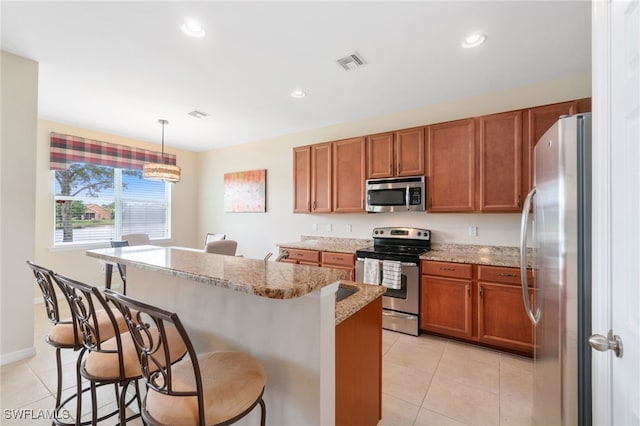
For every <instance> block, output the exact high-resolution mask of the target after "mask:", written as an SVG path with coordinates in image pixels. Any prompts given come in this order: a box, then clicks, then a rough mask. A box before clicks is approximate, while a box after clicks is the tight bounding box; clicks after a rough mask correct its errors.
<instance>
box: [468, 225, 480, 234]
mask: <svg viewBox="0 0 640 426" xmlns="http://www.w3.org/2000/svg"><path fill="white" fill-rule="evenodd" d="M469 236H470V237H477V236H478V226H477V225H471V226H470V227H469Z"/></svg>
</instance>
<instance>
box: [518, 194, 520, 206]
mask: <svg viewBox="0 0 640 426" xmlns="http://www.w3.org/2000/svg"><path fill="white" fill-rule="evenodd" d="M518 208H520V194H518Z"/></svg>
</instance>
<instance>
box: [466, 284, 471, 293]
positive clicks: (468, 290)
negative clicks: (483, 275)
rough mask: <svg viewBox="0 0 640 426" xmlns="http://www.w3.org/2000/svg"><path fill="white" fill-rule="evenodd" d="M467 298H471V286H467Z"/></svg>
mask: <svg viewBox="0 0 640 426" xmlns="http://www.w3.org/2000/svg"><path fill="white" fill-rule="evenodd" d="M467 296H471V286H470V285H469V284H467Z"/></svg>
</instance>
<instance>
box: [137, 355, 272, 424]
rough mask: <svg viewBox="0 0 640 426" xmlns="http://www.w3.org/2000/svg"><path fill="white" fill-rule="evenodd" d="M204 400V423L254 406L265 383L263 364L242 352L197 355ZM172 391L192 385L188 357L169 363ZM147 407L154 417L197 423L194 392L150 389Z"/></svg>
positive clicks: (225, 418) (216, 421) (163, 421)
mask: <svg viewBox="0 0 640 426" xmlns="http://www.w3.org/2000/svg"><path fill="white" fill-rule="evenodd" d="M198 364H199V365H200V375H201V377H202V393H203V402H204V419H205V420H204V424H207V425H217V424H220V423H224V422H226V421H228V420H229V419H234V418H236V417H237V416H239V415H240V414H242V413H244V412H246V411H247V410H249V409H250V408H253V406H255V403H256V401H257V400H259V399H260V397H261V396H262V392H263V390H264V386H265V383H266V374H265V371H264V368H263V367H262V365H261V364H260V361H258V360H257V359H256V358H254V357H253V356H251V355H249V354H246V353H243V352H209V353H205V354H201V355H198ZM172 374H173V386H174V392H176V393H177V392H182V391H189V390H192V389H194V388H195V386H196V381H195V378H194V375H193V366H192V364H191V360H189V359H185V360H182V361H180V362H178V363H176V364H175V365H174V366H173V367H172ZM146 410H147V411H148V412H149V413H152V415H153V419H154V420H156V421H158V422H159V423H161V424H167V425H197V424H199V422H198V400H197V398H196V397H195V396H191V397H183V396H171V395H165V394H162V393H160V392H154V391H152V390H150V391H149V392H148V395H147V401H146Z"/></svg>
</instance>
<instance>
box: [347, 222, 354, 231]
mask: <svg viewBox="0 0 640 426" xmlns="http://www.w3.org/2000/svg"><path fill="white" fill-rule="evenodd" d="M351 231H353V228H352V227H351V224H348V225H347V232H351Z"/></svg>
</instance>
